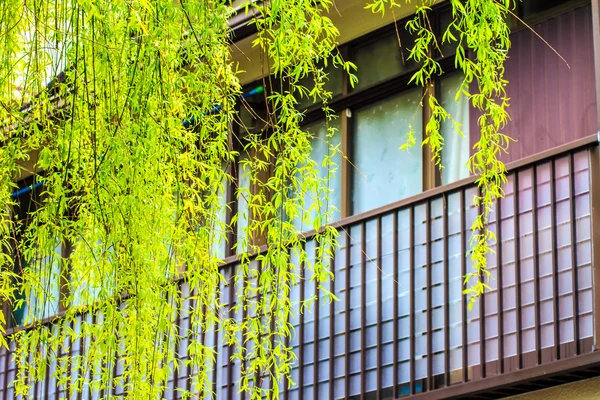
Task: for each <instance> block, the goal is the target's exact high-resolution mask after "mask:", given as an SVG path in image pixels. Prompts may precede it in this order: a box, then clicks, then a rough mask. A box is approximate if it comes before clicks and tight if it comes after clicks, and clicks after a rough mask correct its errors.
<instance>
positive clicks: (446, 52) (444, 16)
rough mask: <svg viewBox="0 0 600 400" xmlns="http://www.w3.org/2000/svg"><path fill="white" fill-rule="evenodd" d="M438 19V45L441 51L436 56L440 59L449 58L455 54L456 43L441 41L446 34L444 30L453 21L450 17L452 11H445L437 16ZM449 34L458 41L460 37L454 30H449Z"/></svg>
mask: <svg viewBox="0 0 600 400" xmlns="http://www.w3.org/2000/svg"><path fill="white" fill-rule="evenodd" d="M439 19H440V22H439V23H440V32H439V37H438V40H439V44H440V47H441V48H440V50H441V51H442V54H438V56H442V57H449V56H452V55H454V53H456V45H457V43H458V42H457V41H450V42H448V41H445V42H444V41H443V38H444V34H445V33H446V30H447V29H448V26H449V25H450V24H451V23H452V21H453V17H452V10H446V11H443V12H441V13H440V15H439ZM451 33H452V35H453V36H454V37H455V38H456V39H460V35H459V33H458V32H457V30H456V29H454V28H451ZM437 53H439V51H437Z"/></svg>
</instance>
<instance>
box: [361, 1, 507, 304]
mask: <svg viewBox="0 0 600 400" xmlns="http://www.w3.org/2000/svg"><path fill="white" fill-rule="evenodd" d="M407 2H410V1H407ZM449 2H450V3H451V5H452V17H453V20H452V22H450V24H449V25H448V27H447V28H446V30H445V32H444V33H443V35H442V38H441V41H442V43H450V44H453V45H454V46H455V56H454V59H455V65H456V67H457V69H459V70H462V72H463V76H464V78H463V83H462V85H461V87H460V89H459V91H457V93H456V100H457V101H458V99H459V98H460V97H461V96H466V97H467V98H468V99H469V102H470V103H471V104H472V105H473V107H474V108H476V109H477V110H479V111H480V116H479V118H478V125H479V132H480V135H479V139H478V140H477V141H476V143H475V145H474V146H473V150H474V152H473V155H472V156H471V157H470V158H469V161H468V167H469V170H470V171H471V173H472V174H474V175H475V176H477V180H476V181H475V183H476V185H477V186H478V188H479V194H478V195H477V196H476V197H475V198H474V199H473V204H474V206H476V207H479V209H480V213H479V214H478V215H477V216H476V218H475V220H474V221H473V224H472V225H471V232H472V233H471V239H470V257H471V259H472V261H473V265H472V267H473V271H471V272H469V273H468V274H467V275H466V276H465V277H464V283H465V285H467V287H466V288H465V290H464V291H463V293H464V294H466V295H468V296H469V299H470V300H469V307H472V306H473V304H474V303H475V302H476V301H477V299H478V298H479V297H480V296H481V295H483V293H484V291H485V290H486V289H490V287H489V285H488V284H487V283H486V281H487V280H488V279H489V278H490V273H489V271H488V270H487V256H488V253H490V252H491V251H492V250H491V249H490V247H491V245H493V244H494V243H495V241H496V237H495V235H494V233H493V232H492V231H491V230H489V229H488V223H489V220H490V215H491V213H492V212H493V208H494V204H495V202H496V201H497V200H498V199H500V198H502V197H504V192H503V189H502V184H503V183H506V167H505V166H504V163H503V162H502V161H501V160H500V159H499V157H500V155H501V154H502V153H503V152H506V151H507V149H508V145H509V142H510V140H511V139H510V137H508V136H507V135H505V134H503V133H501V129H502V128H503V127H504V126H505V125H506V123H507V122H508V120H509V115H508V112H507V108H508V104H509V103H508V101H509V98H508V97H507V95H506V85H507V84H508V81H507V80H506V79H504V62H505V61H506V59H507V54H508V50H509V49H510V30H509V27H508V25H507V23H506V21H507V13H508V12H509V10H511V9H514V8H515V5H516V3H515V0H467V1H463V0H449ZM433 3H434V1H431V0H426V1H422V2H420V4H419V5H416V10H415V16H414V18H413V19H412V20H410V21H409V22H408V23H407V24H406V28H407V29H408V31H409V32H411V33H413V34H414V35H415V36H416V39H415V45H414V46H413V47H412V48H411V49H410V55H409V59H413V60H415V61H416V62H417V63H419V64H420V65H421V67H420V68H419V70H417V72H415V74H414V75H413V77H412V79H411V81H414V82H415V83H416V84H418V85H420V86H423V87H428V86H429V85H430V84H431V82H432V79H433V78H434V77H436V76H438V75H441V74H442V68H441V66H440V64H439V63H438V62H437V61H435V59H434V57H433V54H435V52H436V50H437V51H440V44H439V43H438V40H437V38H436V37H435V34H434V33H433V31H432V28H431V24H430V22H429V19H428V12H429V11H430V10H431V5H432V4H433ZM399 6H400V4H399V3H398V2H396V1H395V0H375V1H372V2H371V3H370V4H369V5H368V6H367V8H369V9H371V10H372V11H373V12H379V13H381V14H384V13H385V10H386V9H387V8H393V7H399ZM429 107H430V109H431V118H430V119H429V121H428V123H427V125H426V127H425V139H424V140H423V142H422V144H423V145H429V147H430V148H431V151H432V154H433V161H434V162H435V163H436V165H438V166H439V167H440V168H441V167H443V166H442V165H441V162H442V159H441V151H442V148H443V146H444V138H443V137H442V135H441V133H440V123H441V122H442V121H445V120H448V119H449V120H450V121H451V122H452V124H453V126H454V127H455V130H456V131H457V134H460V135H462V132H461V131H460V125H459V124H458V123H457V122H456V121H455V120H454V119H453V118H452V116H451V115H449V114H448V112H447V111H446V110H445V109H444V108H443V107H442V106H441V105H440V104H439V102H438V101H437V99H436V97H435V96H434V95H431V96H429ZM407 142H408V144H409V145H410V144H411V143H412V144H414V143H415V139H414V136H413V135H412V132H409V133H408V138H407Z"/></svg>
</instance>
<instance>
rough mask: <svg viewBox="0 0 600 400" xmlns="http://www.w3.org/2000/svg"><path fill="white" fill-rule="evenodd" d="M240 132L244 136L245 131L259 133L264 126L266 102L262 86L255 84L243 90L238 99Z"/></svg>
mask: <svg viewBox="0 0 600 400" xmlns="http://www.w3.org/2000/svg"><path fill="white" fill-rule="evenodd" d="M239 117H240V121H241V125H240V134H241V136H244V134H245V133H246V132H250V133H259V132H262V131H263V130H264V129H265V127H266V121H267V120H268V118H267V104H266V98H265V92H264V87H263V86H262V85H259V86H256V87H254V88H252V89H247V90H245V91H244V94H243V95H242V98H241V99H240V114H239Z"/></svg>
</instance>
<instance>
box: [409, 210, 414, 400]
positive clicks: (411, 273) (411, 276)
mask: <svg viewBox="0 0 600 400" xmlns="http://www.w3.org/2000/svg"><path fill="white" fill-rule="evenodd" d="M409 225H410V244H409V248H410V265H409V280H410V283H409V297H410V302H409V303H410V308H409V310H410V324H409V325H410V336H409V337H410V339H409V341H410V344H409V345H410V394H411V395H413V394H415V208H414V206H411V207H410V222H409Z"/></svg>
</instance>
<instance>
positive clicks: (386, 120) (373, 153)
mask: <svg viewBox="0 0 600 400" xmlns="http://www.w3.org/2000/svg"><path fill="white" fill-rule="evenodd" d="M421 96H422V94H421V90H420V89H414V90H410V91H408V92H405V93H403V94H401V95H399V96H394V97H392V98H390V99H387V100H384V101H380V102H378V103H375V104H373V105H371V106H369V107H368V108H364V109H362V110H359V111H357V112H356V114H355V121H354V127H355V131H354V137H353V148H352V155H353V156H352V160H351V161H352V163H353V164H354V166H355V168H354V170H353V172H352V175H353V179H352V182H353V187H352V210H353V213H354V214H358V213H361V212H364V211H367V210H371V209H373V208H376V207H380V206H383V205H385V204H388V203H391V202H393V201H396V200H400V199H403V198H406V197H408V196H412V195H415V194H417V193H420V192H421V191H422V190H423V179H422V176H423V157H422V151H421V146H420V144H421V140H422V120H423V115H422V114H423V112H422V109H421V107H420V105H419V102H420V101H421ZM409 125H412V127H413V129H414V131H415V140H416V144H415V146H414V147H412V148H411V149H409V150H408V151H405V150H400V146H401V145H402V144H403V143H404V141H405V139H404V135H405V134H406V133H407V132H408V130H409Z"/></svg>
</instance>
